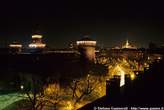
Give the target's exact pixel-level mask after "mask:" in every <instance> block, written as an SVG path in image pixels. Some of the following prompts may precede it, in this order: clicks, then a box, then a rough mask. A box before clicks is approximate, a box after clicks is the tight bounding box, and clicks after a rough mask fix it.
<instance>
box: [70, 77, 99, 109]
mask: <svg viewBox="0 0 164 110" xmlns="http://www.w3.org/2000/svg"><path fill="white" fill-rule="evenodd" d="M98 83H99V80H98V77H96V76H93V75H90V74H88V75H87V77H85V78H82V79H76V80H74V81H73V82H72V83H71V85H70V89H71V91H72V102H73V106H74V108H76V105H77V103H80V102H81V101H85V100H84V99H85V97H87V96H89V95H91V94H92V93H93V91H94V90H95V89H96V86H97V85H98Z"/></svg>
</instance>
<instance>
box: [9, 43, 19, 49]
mask: <svg viewBox="0 0 164 110" xmlns="http://www.w3.org/2000/svg"><path fill="white" fill-rule="evenodd" d="M9 47H11V48H22V45H21V44H10V45H9Z"/></svg>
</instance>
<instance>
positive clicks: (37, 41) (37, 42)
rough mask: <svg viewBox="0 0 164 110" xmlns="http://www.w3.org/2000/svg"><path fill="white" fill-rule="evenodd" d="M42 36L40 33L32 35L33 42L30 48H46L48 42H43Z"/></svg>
mask: <svg viewBox="0 0 164 110" xmlns="http://www.w3.org/2000/svg"><path fill="white" fill-rule="evenodd" d="M42 37H43V36H42V35H40V34H34V35H32V43H31V44H29V48H45V47H46V44H44V43H42Z"/></svg>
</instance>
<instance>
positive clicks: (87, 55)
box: [76, 36, 96, 62]
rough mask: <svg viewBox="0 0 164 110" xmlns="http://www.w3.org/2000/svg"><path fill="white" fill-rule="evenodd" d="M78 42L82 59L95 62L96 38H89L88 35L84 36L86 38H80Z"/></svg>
mask: <svg viewBox="0 0 164 110" xmlns="http://www.w3.org/2000/svg"><path fill="white" fill-rule="evenodd" d="M76 44H77V46H78V49H79V52H80V54H81V58H82V59H84V60H86V61H89V62H95V48H96V41H95V40H92V39H90V38H88V36H84V38H82V39H81V40H78V41H77V42H76Z"/></svg>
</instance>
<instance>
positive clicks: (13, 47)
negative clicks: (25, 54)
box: [9, 42, 22, 53]
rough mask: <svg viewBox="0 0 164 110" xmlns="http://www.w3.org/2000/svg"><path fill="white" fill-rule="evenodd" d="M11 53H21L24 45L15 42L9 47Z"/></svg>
mask: <svg viewBox="0 0 164 110" xmlns="http://www.w3.org/2000/svg"><path fill="white" fill-rule="evenodd" d="M9 48H10V52H11V53H20V52H21V50H22V45H21V44H20V43H18V42H13V43H11V44H10V45H9Z"/></svg>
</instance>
